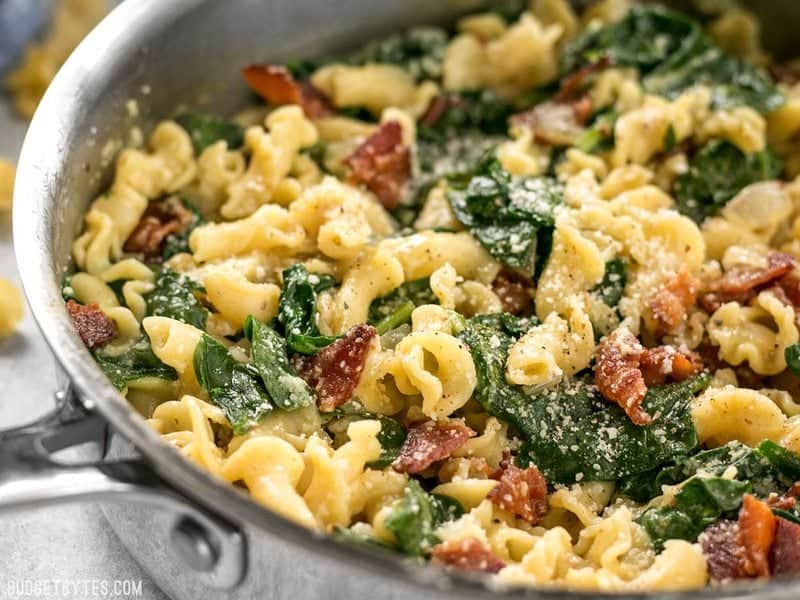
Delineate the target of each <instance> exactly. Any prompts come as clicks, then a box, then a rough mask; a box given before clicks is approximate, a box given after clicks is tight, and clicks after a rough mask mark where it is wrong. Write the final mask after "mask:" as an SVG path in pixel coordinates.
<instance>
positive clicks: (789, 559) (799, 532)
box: [772, 517, 800, 575]
mask: <svg viewBox="0 0 800 600" xmlns="http://www.w3.org/2000/svg"><path fill="white" fill-rule="evenodd" d="M775 520H776V525H775V542H774V543H773V544H772V573H773V574H774V575H786V574H797V573H800V525H797V524H796V523H792V522H791V521H788V520H786V519H784V518H782V517H777V518H776V519H775Z"/></svg>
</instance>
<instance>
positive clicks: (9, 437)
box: [0, 392, 247, 590]
mask: <svg viewBox="0 0 800 600" xmlns="http://www.w3.org/2000/svg"><path fill="white" fill-rule="evenodd" d="M107 440H108V425H107V423H106V422H105V421H104V420H103V419H102V418H101V417H99V416H98V415H96V414H92V413H89V412H87V411H86V410H85V409H84V408H83V407H82V406H79V405H78V403H77V402H76V401H75V400H73V397H72V395H71V394H70V393H69V392H66V393H59V394H57V406H56V408H55V410H53V411H52V412H50V413H48V414H46V415H45V416H44V417H42V418H40V419H38V420H37V421H34V422H32V423H30V424H28V425H24V426H22V427H17V428H14V429H9V430H5V431H0V516H2V514H3V513H6V512H10V511H15V510H22V509H28V508H36V507H40V506H48V505H53V504H62V503H67V502H78V501H85V500H93V501H103V502H122V503H137V504H145V505H148V506H151V507H153V508H159V509H167V510H170V511H172V512H175V513H176V514H177V518H176V520H175V523H174V525H173V528H172V531H171V535H170V540H171V543H172V547H173V549H174V550H175V551H176V553H177V554H178V556H179V557H180V558H181V559H182V561H183V562H184V563H186V565H187V566H188V567H190V568H191V569H192V570H194V571H195V573H196V577H197V578H199V579H201V580H202V581H203V582H204V583H205V584H207V585H208V586H210V587H213V588H216V589H221V590H226V589H231V588H234V587H236V586H237V585H238V584H239V583H240V582H241V581H242V580H243V579H244V576H245V574H246V570H247V553H246V549H247V546H246V542H245V537H244V534H243V533H242V532H241V530H240V529H239V528H238V527H237V526H236V525H234V524H233V523H230V522H228V521H227V520H226V519H223V518H221V517H219V516H217V515H215V514H213V513H212V512H210V511H208V510H207V509H206V508H204V507H202V506H200V505H199V504H197V503H195V502H193V501H192V500H190V499H188V498H187V497H186V496H185V495H183V494H181V493H180V492H179V491H178V490H176V489H175V488H174V487H173V486H171V485H170V484H169V483H168V482H166V481H165V480H164V479H162V478H161V477H160V476H159V475H158V474H157V473H156V472H155V471H154V470H153V469H152V468H151V467H150V466H149V465H148V464H147V463H146V462H144V461H143V460H140V459H132V460H120V461H102V460H100V461H93V462H81V463H67V462H62V461H59V460H57V459H56V458H55V457H54V456H53V455H54V453H56V452H59V451H61V450H69V449H70V448H74V447H76V446H78V445H81V444H85V443H89V442H94V443H96V444H97V445H98V448H99V449H101V451H102V452H103V454H104V453H105V447H106V443H107Z"/></svg>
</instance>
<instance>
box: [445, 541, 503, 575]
mask: <svg viewBox="0 0 800 600" xmlns="http://www.w3.org/2000/svg"><path fill="white" fill-rule="evenodd" d="M431 563H432V564H434V565H438V566H440V567H449V568H452V569H458V570H459V571H470V572H480V573H497V572H499V571H500V570H501V569H502V568H503V567H505V566H506V564H505V563H504V562H503V561H502V560H500V559H499V558H498V557H497V556H496V555H495V554H494V553H493V552H492V551H491V550H489V548H487V547H486V546H484V545H483V543H482V542H481V541H480V540H478V539H476V538H474V537H468V538H464V539H462V540H455V541H449V542H444V543H442V544H437V545H436V546H434V547H433V549H432V550H431Z"/></svg>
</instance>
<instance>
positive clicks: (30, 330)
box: [0, 99, 166, 600]
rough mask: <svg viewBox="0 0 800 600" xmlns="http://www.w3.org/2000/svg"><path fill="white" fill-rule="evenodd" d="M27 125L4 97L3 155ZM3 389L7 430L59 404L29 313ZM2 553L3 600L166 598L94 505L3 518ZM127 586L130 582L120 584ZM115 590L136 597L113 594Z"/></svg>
mask: <svg viewBox="0 0 800 600" xmlns="http://www.w3.org/2000/svg"><path fill="white" fill-rule="evenodd" d="M25 127H26V123H24V122H23V121H20V120H16V119H14V118H13V117H12V115H11V114H9V111H8V108H7V106H6V105H5V104H4V103H3V102H2V99H0V156H2V157H3V158H6V159H10V160H12V161H15V160H16V158H17V154H18V152H19V147H20V145H21V143H22V138H23V136H24V133H25ZM15 209H16V210H25V200H24V198H21V199H18V200H17V202H16V207H15ZM0 277H6V278H9V279H11V280H12V281H15V282H17V283H19V277H18V275H17V270H16V264H15V261H14V254H13V248H12V243H11V223H10V219H9V218H8V217H7V216H5V217H0ZM0 386H2V392H3V393H2V394H0V428H2V429H6V428H8V427H11V426H14V425H19V424H22V423H24V422H26V421H28V420H31V419H33V418H35V417H36V416H38V415H40V414H42V413H43V412H45V411H46V410H47V409H48V408H50V407H52V406H53V393H54V391H55V388H56V381H55V368H54V363H53V358H52V357H51V355H50V352H49V350H48V348H47V346H46V345H45V343H44V340H43V339H42V336H41V335H40V334H39V331H38V329H37V327H36V324H35V323H34V320H33V318H32V317H31V315H30V312H28V314H26V316H25V320H24V321H23V323H22V325H21V327H20V328H19V330H18V331H17V333H16V334H15V335H13V336H12V337H10V338H6V339H0ZM0 548H2V555H3V557H2V560H0V599H5V598H9V599H11V598H14V599H17V598H47V599H50V598H58V599H64V600H89V599H91V598H144V599H146V600H165V598H166V597H165V596H164V595H163V594H162V593H161V592H160V591H159V590H158V589H157V588H156V586H155V585H154V584H153V583H152V581H150V579H149V578H148V577H147V575H146V574H145V573H144V572H143V571H142V569H141V568H140V567H139V565H138V564H136V562H135V561H134V560H133V559H132V558H131V556H130V554H128V552H127V550H126V549H125V548H124V546H123V545H122V544H121V543H120V541H119V540H118V539H117V538H116V536H115V535H114V533H113V532H112V531H111V528H110V527H109V525H108V523H107V522H106V521H105V517H104V516H103V515H102V513H101V512H100V510H99V509H98V507H97V506H94V505H92V504H79V505H72V506H59V507H53V508H43V509H38V510H35V511H31V512H20V513H13V514H6V515H2V516H0ZM123 581H130V582H132V583H117V584H115V583H114V582H123ZM115 585H116V589H119V590H122V589H124V588H126V587H127V588H128V589H129V590H132V591H133V593H130V594H124V593H120V594H116V595H115V594H113V590H114V589H115ZM36 586H38V588H37V587H36ZM43 586H44V587H43ZM105 590H110V591H109V593H105Z"/></svg>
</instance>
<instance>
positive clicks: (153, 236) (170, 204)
mask: <svg viewBox="0 0 800 600" xmlns="http://www.w3.org/2000/svg"><path fill="white" fill-rule="evenodd" d="M192 218H193V215H192V213H191V212H190V211H189V210H187V209H186V207H185V206H184V205H183V203H181V201H180V200H178V199H177V198H167V199H166V200H162V201H157V202H150V204H148V205H147V209H146V210H145V212H144V214H143V215H142V218H141V220H140V221H139V224H138V225H136V229H134V230H133V232H132V233H131V235H130V236H129V237H128V239H127V240H126V242H125V247H124V249H125V252H136V253H141V254H144V257H145V259H146V260H148V261H152V260H154V259H159V258H161V254H162V251H163V248H164V243H165V242H166V241H167V237H169V236H170V235H171V234H180V233H183V232H184V231H186V228H187V227H188V226H189V224H190V223H191V222H192Z"/></svg>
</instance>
